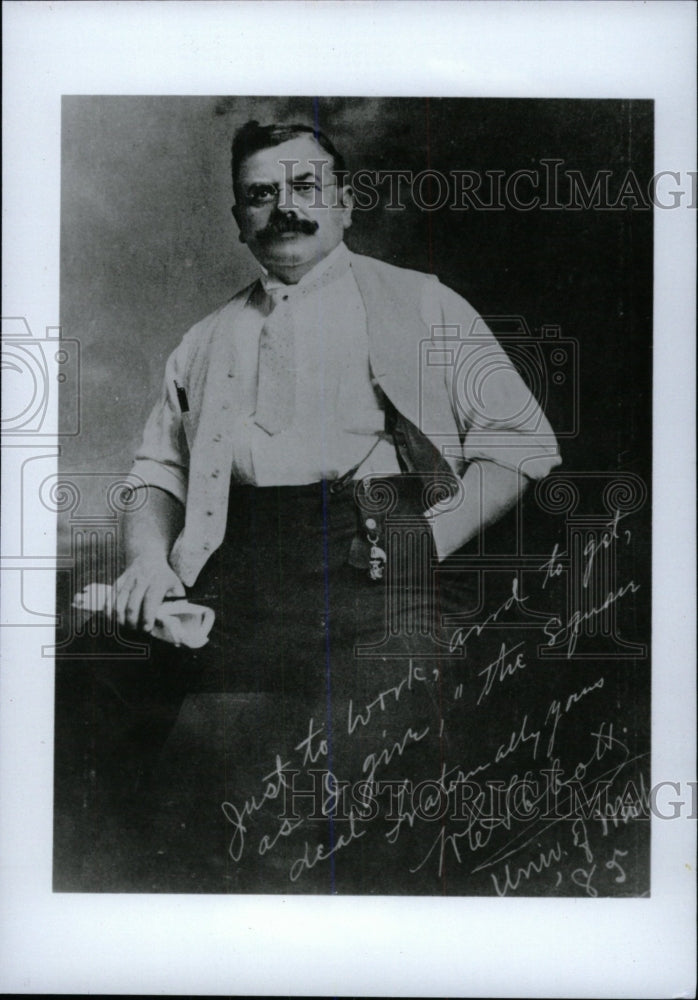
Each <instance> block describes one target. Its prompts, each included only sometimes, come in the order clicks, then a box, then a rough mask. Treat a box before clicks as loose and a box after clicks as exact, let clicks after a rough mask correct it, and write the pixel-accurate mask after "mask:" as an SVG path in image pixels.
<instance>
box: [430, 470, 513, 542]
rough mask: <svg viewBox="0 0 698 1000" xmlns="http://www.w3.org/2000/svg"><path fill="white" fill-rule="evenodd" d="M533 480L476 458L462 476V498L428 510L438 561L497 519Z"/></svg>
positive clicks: (511, 505) (510, 506)
mask: <svg viewBox="0 0 698 1000" xmlns="http://www.w3.org/2000/svg"><path fill="white" fill-rule="evenodd" d="M529 482H530V480H529V479H528V477H527V476H525V475H523V474H522V473H520V472H517V470H516V469H510V468H507V467H506V466H503V465H496V464H495V463H494V462H486V461H480V460H478V461H475V462H472V463H471V464H470V465H469V466H468V468H467V469H466V471H465V475H464V476H463V477H462V479H461V483H462V487H463V490H462V494H461V497H462V501H461V502H460V503H458V504H457V505H456V506H454V507H447V508H446V509H444V510H441V511H440V510H439V508H438V506H437V507H432V508H431V510H430V511H429V512H427V517H428V519H429V522H430V524H431V530H432V535H433V536H434V545H435V547H436V554H437V556H438V557H439V561H443V560H444V559H446V558H447V557H448V556H450V555H452V554H453V553H454V552H457V551H458V549H460V548H461V547H462V546H463V545H465V544H466V543H467V542H469V541H470V540H471V539H472V538H474V537H475V536H476V535H477V534H478V532H479V531H481V530H482V529H483V528H486V527H488V525H490V524H493V523H494V522H495V521H498V520H499V518H500V517H503V515H504V514H506V512H507V511H508V510H510V509H511V508H512V507H513V506H514V505H515V504H516V502H517V500H518V499H519V497H520V496H521V495H522V493H523V492H524V490H525V489H526V487H527V486H528V483H529Z"/></svg>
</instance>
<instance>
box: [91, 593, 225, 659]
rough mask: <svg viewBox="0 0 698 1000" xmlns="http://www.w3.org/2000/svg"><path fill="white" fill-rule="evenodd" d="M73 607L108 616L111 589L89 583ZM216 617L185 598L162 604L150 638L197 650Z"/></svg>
mask: <svg viewBox="0 0 698 1000" xmlns="http://www.w3.org/2000/svg"><path fill="white" fill-rule="evenodd" d="M73 607H74V608H79V609H80V610H81V611H83V612H86V613H87V614H88V616H90V615H94V614H99V613H104V614H107V615H111V614H112V613H113V610H114V589H113V587H111V586H110V585H109V584H105V583H91V584H89V585H88V586H87V587H85V588H84V589H83V590H81V591H80V592H79V593H78V594H76V595H75V597H74V598H73ZM215 617H216V616H215V614H214V612H213V611H212V610H211V608H206V607H204V606H203V605H201V604H190V602H189V601H188V600H187V599H186V597H182V598H176V599H174V600H170V601H163V603H162V604H161V605H160V607H159V608H158V610H157V613H156V615H155V624H154V625H153V628H152V630H151V632H150V634H151V635H152V636H153V637H154V638H156V639H162V640H163V641H164V642H170V643H173V644H174V645H175V646H188V647H189V648H190V649H200V648H201V647H202V646H205V645H206V643H207V642H208V636H209V633H210V631H211V628H212V626H213V622H214V620H215Z"/></svg>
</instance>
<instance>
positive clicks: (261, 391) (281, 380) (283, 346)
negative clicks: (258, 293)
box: [254, 288, 296, 434]
mask: <svg viewBox="0 0 698 1000" xmlns="http://www.w3.org/2000/svg"><path fill="white" fill-rule="evenodd" d="M267 294H268V295H269V297H270V299H271V302H272V311H271V312H270V313H269V315H268V316H267V318H266V320H265V322H264V326H263V327H262V332H261V334H260V338H259V368H258V374H257V407H256V411H255V418H254V419H255V423H256V424H257V425H258V426H259V427H261V428H262V429H263V430H265V431H266V432H267V434H278V433H279V431H282V430H284V428H287V427H289V426H290V424H291V422H292V420H293V411H294V403H295V397H296V369H295V353H296V352H295V330H294V328H293V317H292V314H291V306H290V300H289V291H288V289H287V288H274V289H270V290H269V292H268V293H267Z"/></svg>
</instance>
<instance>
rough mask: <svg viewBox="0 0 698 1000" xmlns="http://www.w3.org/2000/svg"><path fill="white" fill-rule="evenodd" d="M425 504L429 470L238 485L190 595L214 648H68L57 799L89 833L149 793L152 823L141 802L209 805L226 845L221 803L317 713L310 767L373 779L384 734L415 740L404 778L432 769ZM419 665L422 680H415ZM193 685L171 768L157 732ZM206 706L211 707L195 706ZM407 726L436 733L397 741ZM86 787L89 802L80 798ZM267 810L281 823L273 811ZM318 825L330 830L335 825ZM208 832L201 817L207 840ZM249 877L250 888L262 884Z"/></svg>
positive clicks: (244, 794) (153, 643) (247, 791)
mask: <svg viewBox="0 0 698 1000" xmlns="http://www.w3.org/2000/svg"><path fill="white" fill-rule="evenodd" d="M424 506H425V504H424V502H423V497H422V486H421V482H420V480H419V479H417V478H412V477H391V478H390V479H386V480H377V481H374V483H373V484H372V486H371V487H370V489H369V490H368V491H366V490H362V489H357V488H356V486H355V484H354V483H349V484H348V485H347V486H346V487H345V488H344V489H343V490H340V491H333V489H332V487H331V485H330V484H329V483H325V482H323V483H315V484H311V485H309V486H300V487H268V488H256V487H240V486H233V487H232V489H231V493H230V501H229V510H228V521H227V530H226V537H225V541H224V543H223V545H222V546H221V547H220V549H219V550H218V551H217V552H216V553H214V554H213V556H212V557H211V559H210V560H209V562H208V563H207V564H206V566H205V567H204V569H203V571H202V573H201V575H200V577H199V579H198V580H197V581H196V584H195V586H194V587H192V588H191V590H190V592H189V594H188V596H189V598H190V600H192V601H194V602H198V603H201V604H205V605H207V606H209V607H211V608H212V609H213V610H214V612H215V614H216V620H215V624H214V627H213V629H212V632H211V635H210V639H209V642H208V643H207V645H206V646H205V647H203V648H202V649H200V650H185V649H179V650H178V649H175V648H174V647H172V646H170V645H168V644H165V643H162V642H158V641H157V640H150V641H149V642H148V643H147V650H148V652H147V658H146V659H145V661H134V660H127V659H123V660H120V659H118V658H117V659H112V660H105V659H101V660H100V652H99V643H98V641H95V640H92V643H93V647H94V659H90V658H87V659H85V658H84V656H85V652H84V650H85V648H87V649H88V652H89V643H88V644H87V647H85V644H84V643H83V653H82V657H83V658H81V659H75V660H73V661H71V660H70V659H67V660H64V661H61V662H59V664H58V667H57V753H56V783H57V789H59V787H60V789H62V792H61V794H60V795H59V796H58V798H59V799H61V797H62V798H63V801H64V802H65V801H66V800H70V799H71V796H72V799H73V804H72V807H73V808H74V809H76V810H77V811H78V813H81V814H82V816H83V820H84V821H85V822H88V825H89V824H90V823H91V829H93V830H96V827H98V826H99V824H100V822H101V820H100V817H102V818H103V817H104V816H107V815H109V814H110V807H109V805H108V803H111V814H112V815H116V816H119V815H121V816H124V815H126V814H128V815H134V812H133V810H134V805H133V804H134V803H139V805H138V806H137V807H136V808H135V814H137V815H140V816H141V817H144V822H145V824H146V825H147V824H148V823H149V822H150V820H149V819H148V813H147V810H146V812H145V813H144V812H143V809H142V805H143V802H144V801H148V802H153V801H154V800H155V799H156V798H157V799H159V800H160V801H161V803H162V802H164V801H166V800H167V801H176V800H177V798H178V797H179V799H180V800H181V799H185V798H186V799H189V800H190V801H193V800H196V802H199V801H201V803H202V806H201V809H200V808H199V807H198V805H197V808H196V810H191V809H190V810H189V813H192V812H196V814H197V816H198V815H200V813H201V810H202V809H208V807H209V805H212V804H216V814H215V817H216V818H215V824H218V826H217V833H216V835H215V837H214V840H215V843H216V847H215V848H212V853H213V854H214V855H216V857H218V858H219V859H220V857H221V856H225V843H224V838H225V835H226V831H225V824H224V821H222V820H221V813H220V808H219V806H220V802H221V801H222V800H223V799H224V798H231V799H234V800H238V801H243V800H245V799H247V798H248V797H249V796H250V795H255V794H259V789H260V788H262V787H263V784H261V782H262V781H263V778H264V775H265V773H268V770H269V769H270V768H271V766H272V765H273V764H274V760H275V757H276V755H277V754H278V755H280V757H281V759H283V760H287V759H288V760H296V759H298V758H299V756H300V757H302V755H303V752H302V751H298V749H297V747H298V745H299V744H300V743H301V741H302V740H303V739H304V738H305V737H306V736H307V734H308V732H309V727H310V728H312V729H313V730H314V731H316V732H317V734H318V735H317V737H316V739H315V741H314V743H313V754H314V753H316V752H318V748H319V747H320V743H321V742H322V747H323V748H324V752H323V753H321V754H320V753H319V752H318V757H317V759H316V760H315V761H313V760H312V759H306V765H309V764H310V763H315V764H316V766H317V767H318V768H324V769H325V770H330V771H331V772H332V773H333V774H335V775H336V777H337V778H338V779H339V780H346V781H350V782H355V781H357V780H360V779H361V778H363V777H365V776H366V772H367V768H366V760H367V756H368V755H369V754H371V753H372V752H373V753H377V752H378V751H379V749H380V748H382V747H383V746H386V745H391V744H390V741H391V740H394V741H397V742H398V743H404V744H405V745H404V746H402V747H401V749H400V752H399V753H395V754H394V755H393V756H394V759H393V760H392V761H388V762H386V764H385V766H384V767H383V768H382V772H381V773H384V774H385V775H387V776H393V777H395V778H397V779H398V780H399V779H400V778H403V777H405V776H406V775H408V774H409V776H410V777H411V778H412V779H413V780H417V779H418V777H419V775H420V773H421V774H422V775H428V776H433V775H434V774H436V773H437V772H438V766H439V755H440V753H441V752H442V748H441V747H440V746H439V740H438V736H437V734H438V730H439V713H440V705H439V700H440V693H439V680H440V662H441V661H440V659H439V655H440V647H439V646H438V644H437V636H436V629H435V619H436V614H437V612H438V610H439V608H438V600H439V595H438V593H437V592H436V590H435V585H434V574H433V566H434V550H433V543H432V540H431V533H430V529H429V526H428V524H427V522H426V520H425V519H424V517H423V509H424ZM367 522H368V524H367ZM374 546H375V548H374ZM372 548H373V552H374V554H375V549H378V550H380V553H381V555H382V553H384V554H385V556H386V558H387V561H386V562H385V564H383V563H382V561H381V559H378V560H377V563H378V568H379V569H380V568H381V567H383V571H382V574H380V573H379V574H376V573H374V576H377V577H378V578H376V579H372V578H371V571H370V560H371V555H372ZM138 638H139V639H140V638H142V637H140V636H139V637H138ZM442 651H443V650H442ZM416 663H421V667H419V670H420V671H421V673H420V678H421V680H420V682H419V683H418V684H413V683H412V681H411V680H410V681H409V683H407V681H406V678H408V677H409V672H410V671H411V670H412V667H413V665H414V664H416ZM395 691H397V692H398V694H397V695H396V694H395ZM385 692H392V694H385ZM187 695H189V696H190V698H189V699H188V701H189V708H188V710H187V713H185V721H186V719H189V722H190V725H189V729H188V731H187V733H186V734H185V736H184V737H182V735H181V732H180V733H179V735H177V733H175V738H174V740H173V738H172V737H170V743H169V744H168V752H167V753H166V754H165V757H166V765H163V764H162V761H161V759H160V755H161V752H162V749H163V746H164V745H165V743H166V740H167V738H168V735H170V733H171V731H172V727H173V725H174V723H175V720H176V718H177V716H178V713H179V712H180V707H181V705H182V702H183V700H184V698H185V696H187ZM238 695H239V699H238V700H237V701H236V700H235V699H236V698H237V696H238ZM192 699H193V701H192ZM196 699H198V701H197V700H196ZM206 699H208V701H206ZM226 699H227V700H226ZM231 699H232V701H231ZM201 705H207V706H209V707H208V708H207V709H206V710H205V711H203V714H202V715H201V716H200V717H197V715H196V711H195V710H194V709H195V708H196V706H201ZM211 705H216V706H225V707H224V708H223V709H221V711H222V713H223V714H222V715H220V719H219V721H220V725H219V724H218V723H215V724H214V723H213V722H212V720H211V717H210V714H209V715H208V716H207V715H206V712H207V711H208V712H209V713H210V711H211V709H210V706H211ZM231 705H233V706H238V707H235V708H234V710H231V707H230V706H231ZM192 706H193V707H192ZM245 706H246V712H247V714H246V715H245V712H244V711H243V708H245ZM250 706H252V707H250ZM369 706H372V707H371V708H369ZM238 708H239V709H240V710H239V711H238ZM216 711H218V709H216ZM250 712H252V715H250ZM357 717H360V721H359V722H358V723H357V722H356V719H357ZM217 718H218V717H217ZM182 728H185V729H186V726H185V725H184V722H182V720H180V730H181V729H182ZM408 729H409V730H411V732H413V733H414V734H415V735H416V734H421V733H422V732H424V733H425V734H426V735H425V736H424V737H423V738H420V740H419V741H416V740H413V739H412V738H410V737H409V735H408V737H407V739H406V740H405V734H406V733H407V730H408ZM204 730H207V731H204ZM163 768H164V769H163ZM222 773H224V780H222V779H221V774H222ZM185 775H188V777H186V778H185V777H183V776H185ZM180 778H181V781H180ZM178 781H180V783H179V785H177V782H178ZM172 782H174V784H173V785H172V787H173V788H174V791H171V792H170V793H168V789H167V786H168V783H172ZM175 786H177V787H176V788H175ZM85 789H87V799H86V794H85ZM185 789H186V791H185ZM168 794H170V799H169V800H168V798H167V797H168ZM85 801H88V802H91V803H92V807H91V809H90V808H89V807H88V808H87V812H86V811H85ZM275 806H276V804H275ZM64 812H65V810H64ZM272 813H273V810H272ZM212 822H213V820H212ZM187 824H188V825H187ZM192 824H193V825H194V826H195V825H196V822H195V821H194V820H193V819H190V820H188V821H187V823H185V824H183V826H182V829H186V830H192ZM270 824H271V825H270V830H272V831H273V830H274V829H275V828H276V827H278V820H277V818H276V816H275V815H271V816H270ZM275 824H276V826H275ZM175 825H176V826H177V827H178V828H179V825H180V824H175ZM204 827H206V824H205V823H204ZM320 830H321V832H320V834H319V835H320V836H321V837H322V836H326V835H327V834H328V828H327V824H322V823H321V824H320ZM323 831H324V832H323ZM330 833H331V831H330ZM177 834H178V836H180V839H181V836H183V835H180V832H179V829H178V830H177ZM331 835H332V836H334V834H332V833H331ZM206 837H207V833H206V830H205V829H204V828H200V829H199V830H198V834H197V836H196V837H195V838H194V839H195V841H196V844H197V845H198V846H197V850H199V849H201V850H203V846H202V845H203V843H204V842H205V840H206ZM59 839H60V838H59ZM282 846H283V845H282ZM67 853H69V851H68V850H67ZM158 853H159V854H161V853H162V852H158ZM276 855H278V852H276ZM269 861H270V863H271V861H272V858H271V855H270V859H269ZM257 864H258V865H261V862H260V861H259V859H257ZM214 867H215V864H214ZM324 867H325V868H326V866H324ZM321 868H322V866H321ZM251 878H252V881H251V882H250V884H249V887H248V888H247V889H246V890H245V891H264V889H263V887H262V886H261V885H260V884H259V882H257V881H255V876H254V873H253V874H252V876H251ZM284 879H285V880H286V881H285V882H284V886H285V888H288V886H287V885H286V882H287V874H284ZM256 886H257V888H256V889H255V887H256ZM59 887H60V886H59ZM274 891H281V889H280V888H279V887H278V886H277V887H276V889H275V890H274Z"/></svg>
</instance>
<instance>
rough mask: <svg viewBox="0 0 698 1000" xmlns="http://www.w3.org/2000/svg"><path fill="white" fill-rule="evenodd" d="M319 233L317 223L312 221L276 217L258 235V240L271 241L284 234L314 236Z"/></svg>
mask: <svg viewBox="0 0 698 1000" xmlns="http://www.w3.org/2000/svg"><path fill="white" fill-rule="evenodd" d="M317 231H318V224H317V222H313V221H312V220H311V219H294V218H293V216H285V215H275V216H272V218H271V219H270V220H269V222H268V223H267V225H266V226H265V227H264V229H262V230H261V231H260V232H258V233H257V234H256V238H257V239H258V240H262V241H264V240H271V239H273V238H274V237H275V236H279V235H281V234H282V233H304V234H305V235H306V236H312V235H313V234H314V233H316V232H317Z"/></svg>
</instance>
